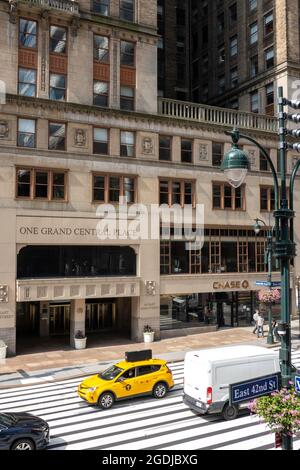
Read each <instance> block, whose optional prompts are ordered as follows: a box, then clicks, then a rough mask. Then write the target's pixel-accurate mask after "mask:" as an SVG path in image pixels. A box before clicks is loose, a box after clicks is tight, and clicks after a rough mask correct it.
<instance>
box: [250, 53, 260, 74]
mask: <svg viewBox="0 0 300 470" xmlns="http://www.w3.org/2000/svg"><path fill="white" fill-rule="evenodd" d="M257 74H258V55H255V56H253V57H251V58H250V77H251V78H253V77H256V75H257Z"/></svg>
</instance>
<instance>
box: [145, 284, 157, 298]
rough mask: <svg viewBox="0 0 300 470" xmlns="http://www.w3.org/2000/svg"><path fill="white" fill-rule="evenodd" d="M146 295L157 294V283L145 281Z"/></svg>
mask: <svg viewBox="0 0 300 470" xmlns="http://www.w3.org/2000/svg"><path fill="white" fill-rule="evenodd" d="M145 286H146V293H147V295H155V294H156V282H155V281H145Z"/></svg>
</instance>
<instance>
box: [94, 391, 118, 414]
mask: <svg viewBox="0 0 300 470" xmlns="http://www.w3.org/2000/svg"><path fill="white" fill-rule="evenodd" d="M114 401H115V397H114V396H113V394H112V393H110V392H104V393H102V395H101V396H100V398H99V400H98V406H100V408H102V409H103V410H109V408H111V407H112V406H113V404H114Z"/></svg>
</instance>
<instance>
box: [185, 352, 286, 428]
mask: <svg viewBox="0 0 300 470" xmlns="http://www.w3.org/2000/svg"><path fill="white" fill-rule="evenodd" d="M277 372H280V365H279V354H278V351H277V352H276V351H272V350H270V349H266V348H263V347H260V346H230V347H224V348H214V349H203V350H201V351H191V352H188V353H187V354H186V355H185V360H184V395H183V401H184V403H185V404H186V405H188V406H189V407H190V408H191V409H193V410H194V411H197V412H198V413H200V414H207V413H221V414H222V416H223V418H224V419H226V420H231V419H235V418H236V417H237V415H238V411H239V407H238V406H236V405H234V406H230V405H229V385H231V384H235V383H239V382H243V381H247V380H250V379H255V378H258V377H264V376H267V375H271V374H273V373H277Z"/></svg>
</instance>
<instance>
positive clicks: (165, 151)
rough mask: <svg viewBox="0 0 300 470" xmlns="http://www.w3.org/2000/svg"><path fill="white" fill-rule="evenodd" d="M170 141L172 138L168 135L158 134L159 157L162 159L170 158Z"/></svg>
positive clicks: (168, 159) (167, 159)
mask: <svg viewBox="0 0 300 470" xmlns="http://www.w3.org/2000/svg"><path fill="white" fill-rule="evenodd" d="M171 142H172V138H171V137H169V136H164V135H160V136H159V159H160V160H164V161H170V160H171Z"/></svg>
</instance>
